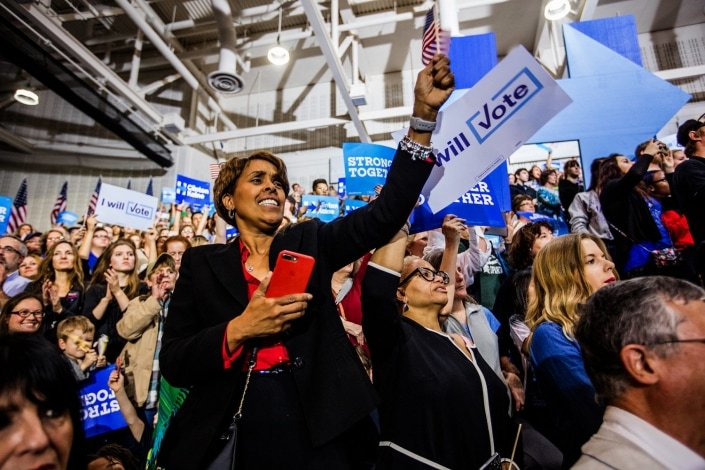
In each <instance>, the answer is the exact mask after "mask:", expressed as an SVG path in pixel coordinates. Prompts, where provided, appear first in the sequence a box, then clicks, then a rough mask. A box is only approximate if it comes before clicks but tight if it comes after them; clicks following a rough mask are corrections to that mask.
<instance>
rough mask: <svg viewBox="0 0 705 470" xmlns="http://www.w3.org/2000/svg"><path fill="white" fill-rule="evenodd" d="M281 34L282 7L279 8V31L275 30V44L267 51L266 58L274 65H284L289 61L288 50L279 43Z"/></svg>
mask: <svg viewBox="0 0 705 470" xmlns="http://www.w3.org/2000/svg"><path fill="white" fill-rule="evenodd" d="M281 35H282V9H281V8H279V31H278V32H277V45H276V46H274V47H272V48H271V49H270V50H269V52H267V59H269V62H271V63H272V64H274V65H284V64H286V63H288V62H289V51H287V50H286V49H284V48H283V47H282V46H281V45H280V44H279V39H280V37H281Z"/></svg>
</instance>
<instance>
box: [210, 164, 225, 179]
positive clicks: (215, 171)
mask: <svg viewBox="0 0 705 470" xmlns="http://www.w3.org/2000/svg"><path fill="white" fill-rule="evenodd" d="M220 165H222V163H211V164H210V169H211V179H212V180H213V181H215V180H216V178H218V175H219V174H220Z"/></svg>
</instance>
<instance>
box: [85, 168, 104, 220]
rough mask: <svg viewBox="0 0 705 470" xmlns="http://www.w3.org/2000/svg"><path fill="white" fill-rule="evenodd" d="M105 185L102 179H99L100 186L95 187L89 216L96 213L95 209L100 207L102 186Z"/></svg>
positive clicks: (89, 207) (89, 204)
mask: <svg viewBox="0 0 705 470" xmlns="http://www.w3.org/2000/svg"><path fill="white" fill-rule="evenodd" d="M102 184H103V181H102V179H101V178H100V177H99V178H98V184H96V185H95V189H94V190H93V194H91V200H90V201H89V202H88V215H91V214H93V213H94V212H95V208H96V206H97V205H98V195H99V194H100V186H101V185H102Z"/></svg>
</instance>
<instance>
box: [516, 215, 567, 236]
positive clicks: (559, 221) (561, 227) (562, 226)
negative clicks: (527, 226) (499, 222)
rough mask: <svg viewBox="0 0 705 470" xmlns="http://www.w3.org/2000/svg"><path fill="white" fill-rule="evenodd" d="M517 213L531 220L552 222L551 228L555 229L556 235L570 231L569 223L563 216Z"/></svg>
mask: <svg viewBox="0 0 705 470" xmlns="http://www.w3.org/2000/svg"><path fill="white" fill-rule="evenodd" d="M517 215H520V216H522V217H526V218H527V219H529V220H530V221H531V222H548V223H549V224H551V228H552V229H553V234H554V235H555V236H559V235H566V234H568V233H570V229H569V228H568V224H566V223H565V220H563V218H556V217H547V216H545V215H543V214H538V213H533V212H517Z"/></svg>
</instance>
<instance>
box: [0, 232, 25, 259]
mask: <svg viewBox="0 0 705 470" xmlns="http://www.w3.org/2000/svg"><path fill="white" fill-rule="evenodd" d="M0 238H12V239H13V240H17V241H18V242H19V244H20V247H19V248H18V249H17V251H19V252H20V255H21V256H22V257H23V258H24V257H25V256H27V245H25V244H24V242H23V241H22V239H21V238H20V237H18V236H17V235H2V236H0Z"/></svg>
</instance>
